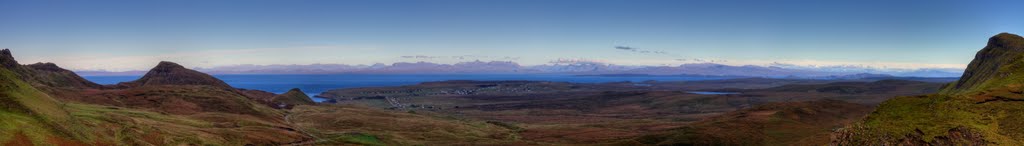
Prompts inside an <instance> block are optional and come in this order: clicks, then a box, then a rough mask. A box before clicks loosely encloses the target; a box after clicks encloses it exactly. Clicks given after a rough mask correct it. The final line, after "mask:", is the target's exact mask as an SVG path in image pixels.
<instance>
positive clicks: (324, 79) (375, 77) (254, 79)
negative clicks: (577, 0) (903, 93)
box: [84, 74, 727, 100]
mask: <svg viewBox="0 0 1024 146" xmlns="http://www.w3.org/2000/svg"><path fill="white" fill-rule="evenodd" d="M214 76H215V77H217V78H219V79H221V80H224V82H227V83H228V84H230V85H231V86H234V87H236V88H244V89H256V90H263V91H267V92H273V93H277V94H281V93H284V92H287V91H288V90H290V89H292V88H299V89H302V91H304V92H306V94H309V95H310V96H314V95H318V94H320V93H321V92H324V91H327V90H331V89H341V88H358V87H380V86H401V85H413V84H418V83H422V82H433V81H446V80H481V81H498V80H529V81H554V82H572V83H606V82H622V81H631V82H642V81H647V80H654V81H696V80H716V79H726V78H727V77H706V76H576V75H547V74H543V75H541V74H315V75H214ZM84 77H85V78H86V79H88V80H90V81H93V82H96V83H99V84H117V83H119V82H126V81H132V80H136V79H139V78H140V77H141V76H84ZM317 100H320V99H317Z"/></svg>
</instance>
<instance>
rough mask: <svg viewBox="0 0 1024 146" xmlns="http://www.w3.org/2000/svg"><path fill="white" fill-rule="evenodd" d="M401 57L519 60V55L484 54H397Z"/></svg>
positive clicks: (419, 58) (418, 58)
mask: <svg viewBox="0 0 1024 146" xmlns="http://www.w3.org/2000/svg"><path fill="white" fill-rule="evenodd" d="M399 58H402V59H417V60H435V59H437V60H441V59H454V60H504V61H511V60H519V59H520V57H512V56H486V55H455V56H430V55H407V56H399Z"/></svg>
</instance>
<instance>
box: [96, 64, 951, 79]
mask: <svg viewBox="0 0 1024 146" xmlns="http://www.w3.org/2000/svg"><path fill="white" fill-rule="evenodd" d="M195 70H199V71H201V72H205V73H210V74H573V75H604V74H609V75H610V74H638V75H713V76H745V77H773V78H832V77H837V76H849V75H858V74H859V75H865V74H875V75H881V76H901V77H958V76H960V74H962V70H959V69H938V68H925V69H884V68H882V69H880V68H870V67H858V66H830V67H806V66H796V65H787V64H772V65H767V66H757V65H744V66H732V65H723V64H714V63H697V64H683V65H679V66H629V65H615V64H607V63H599V62H571V63H553V64H544V65H534V66H523V65H519V64H518V63H516V62H511V61H490V62H484V61H473V62H461V63H455V64H438V63H430V62H412V63H410V62H399V63H393V64H390V65H388V64H374V65H347V64H309V65H251V64H245V65H231V66H219V67H212V68H195ZM78 73H79V74H82V75H86V76H101V75H141V74H143V73H145V72H144V71H127V72H105V71H78Z"/></svg>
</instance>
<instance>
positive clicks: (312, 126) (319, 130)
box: [289, 105, 518, 145]
mask: <svg viewBox="0 0 1024 146" xmlns="http://www.w3.org/2000/svg"><path fill="white" fill-rule="evenodd" d="M292 112H293V114H292V115H291V116H290V117H289V119H290V121H292V122H294V123H295V124H296V125H297V126H298V127H302V130H304V131H306V132H309V133H311V134H313V135H314V136H315V137H316V138H318V139H319V141H318V142H319V143H318V144H326V145H336V144H363V145H495V144H509V143H514V142H516V141H518V135H517V134H516V133H515V130H514V128H509V127H508V126H509V125H504V126H503V125H499V124H495V123H488V122H484V121H472V120H460V119H455V118H442V117H434V116H429V115H423V114H414V113H406V112H398V111H386V110H376V109H372V108H369V107H360V106H308V105H300V106H297V107H295V108H294V109H292Z"/></svg>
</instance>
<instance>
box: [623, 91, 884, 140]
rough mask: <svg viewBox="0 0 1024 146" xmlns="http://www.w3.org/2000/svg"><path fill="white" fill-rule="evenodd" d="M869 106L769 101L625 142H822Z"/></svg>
mask: <svg viewBox="0 0 1024 146" xmlns="http://www.w3.org/2000/svg"><path fill="white" fill-rule="evenodd" d="M870 111H871V108H870V107H869V106H865V105H861V104H854V103H848V102H843V101H838V100H821V101H805V102H782V103H771V104H765V105H760V106H756V107H752V108H749V109H743V110H738V111H733V112H729V113H725V114H722V115H719V116H715V117H712V118H709V119H705V120H702V121H700V122H696V123H693V124H690V125H688V126H685V127H682V128H679V129H676V130H673V131H671V132H667V133H660V134H652V135H647V136H643V137H640V138H637V139H634V140H632V141H628V142H626V143H624V144H628V145H639V144H644V145H824V144H826V143H828V137H829V135H828V134H829V133H830V132H831V130H832V129H833V128H836V127H841V126H842V125H845V124H848V123H850V122H853V121H855V120H856V119H858V118H860V117H862V116H864V115H866V114H868V112H870Z"/></svg>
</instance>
